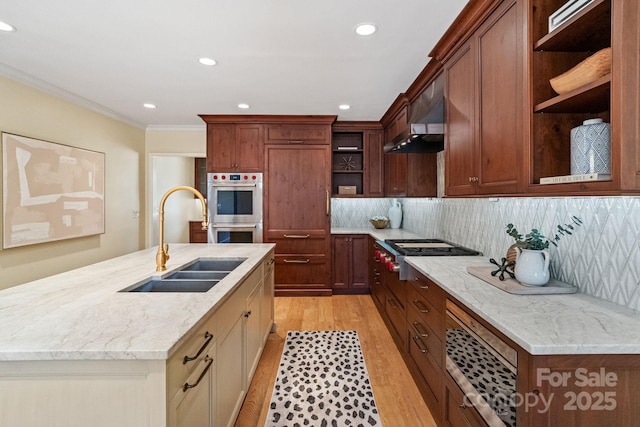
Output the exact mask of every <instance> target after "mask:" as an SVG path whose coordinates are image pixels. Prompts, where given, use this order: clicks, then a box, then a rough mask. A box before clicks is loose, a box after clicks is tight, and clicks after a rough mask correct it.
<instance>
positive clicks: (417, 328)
mask: <svg viewBox="0 0 640 427" xmlns="http://www.w3.org/2000/svg"><path fill="white" fill-rule="evenodd" d="M413 329H414V330H415V331H416V332H417V333H418V335H420V336H421V337H424V338H428V337H429V334H427V333H426V332H425V331H424V329H422V325H421V324H420V323H419V322H413Z"/></svg>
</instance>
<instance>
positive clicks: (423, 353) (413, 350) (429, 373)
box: [409, 325, 442, 402]
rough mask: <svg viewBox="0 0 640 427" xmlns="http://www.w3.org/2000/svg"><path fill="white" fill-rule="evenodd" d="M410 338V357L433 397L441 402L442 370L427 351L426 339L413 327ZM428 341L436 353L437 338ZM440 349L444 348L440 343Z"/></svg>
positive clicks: (410, 329)
mask: <svg viewBox="0 0 640 427" xmlns="http://www.w3.org/2000/svg"><path fill="white" fill-rule="evenodd" d="M409 336H410V337H411V338H410V339H409V356H410V357H411V359H412V360H413V361H414V362H415V364H416V366H417V367H418V370H419V371H420V374H421V375H422V378H423V379H424V381H425V382H426V383H427V386H429V389H430V390H431V393H432V394H433V396H434V397H435V398H436V400H437V401H438V402H440V401H441V400H442V370H441V369H440V366H439V365H438V364H437V363H436V362H435V360H434V358H433V357H432V356H431V351H430V350H428V349H427V345H425V342H424V341H425V340H424V337H421V336H420V335H417V334H416V331H415V330H414V329H413V328H412V327H411V325H410V326H409ZM429 338H432V337H429ZM426 341H428V342H429V345H431V346H432V347H434V351H437V350H435V347H438V345H434V344H435V343H436V342H439V340H438V339H437V338H435V337H433V338H432V339H431V340H429V339H427V340H426ZM439 347H440V349H441V348H442V343H440V346H439Z"/></svg>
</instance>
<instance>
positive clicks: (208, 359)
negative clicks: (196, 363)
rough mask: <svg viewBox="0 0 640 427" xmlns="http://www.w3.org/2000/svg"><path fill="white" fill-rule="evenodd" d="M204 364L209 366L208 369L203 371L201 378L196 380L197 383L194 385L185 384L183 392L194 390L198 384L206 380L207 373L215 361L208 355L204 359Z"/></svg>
mask: <svg viewBox="0 0 640 427" xmlns="http://www.w3.org/2000/svg"><path fill="white" fill-rule="evenodd" d="M204 362H205V363H206V364H207V367H206V368H204V369H203V370H202V373H201V374H200V376H199V377H198V379H197V380H196V382H195V383H193V384H189V383H184V385H183V386H182V391H183V392H185V391H187V390H189V389H190V388H194V387H197V386H198V384H200V381H202V379H203V378H204V376H205V375H206V373H207V371H208V370H209V368H210V367H211V364H212V363H213V359H212V358H210V357H209V355H208V354H207V355H206V356H205V357H204Z"/></svg>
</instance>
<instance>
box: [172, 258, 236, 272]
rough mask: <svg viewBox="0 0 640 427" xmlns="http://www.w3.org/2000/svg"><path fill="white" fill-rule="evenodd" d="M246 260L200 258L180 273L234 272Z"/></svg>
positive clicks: (183, 268)
mask: <svg viewBox="0 0 640 427" xmlns="http://www.w3.org/2000/svg"><path fill="white" fill-rule="evenodd" d="M245 259H246V258H200V259H199V260H197V261H195V262H193V263H191V264H189V265H187V266H185V267H182V268H181V269H180V270H179V271H227V272H229V271H233V270H234V269H235V268H236V267H237V266H239V265H240V264H242V263H243V262H244V261H245Z"/></svg>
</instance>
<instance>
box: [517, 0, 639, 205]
mask: <svg viewBox="0 0 640 427" xmlns="http://www.w3.org/2000/svg"><path fill="white" fill-rule="evenodd" d="M563 4H564V2H563V1H561V0H531V5H532V7H531V17H530V21H531V31H530V34H531V40H530V42H531V44H530V46H533V48H532V49H531V48H530V53H529V54H530V55H531V61H530V63H531V68H530V72H531V86H532V93H533V99H532V111H533V120H532V137H531V142H530V146H529V147H528V149H529V150H528V151H529V153H530V154H529V157H530V159H531V172H530V175H529V181H528V184H529V188H528V190H529V191H530V192H532V193H536V194H567V193H569V194H573V193H579V194H584V193H590V194H627V193H633V194H638V192H640V173H638V171H640V146H639V145H638V140H639V139H640V122H639V121H638V114H639V112H640V111H639V110H640V107H639V105H640V91H639V90H638V89H637V88H638V86H639V85H638V82H639V81H640V68H638V65H637V64H638V58H639V55H640V52H639V51H638V42H637V40H638V39H639V38H640V26H638V22H639V20H640V5H639V4H638V2H637V1H634V0H593V1H592V2H591V3H590V4H589V5H588V6H586V7H585V8H584V9H582V10H581V11H580V12H578V13H576V14H575V15H573V16H572V17H571V18H569V19H568V20H567V21H566V22H565V23H563V24H562V25H561V26H560V27H558V28H557V29H556V30H554V31H553V32H551V33H548V28H547V26H546V20H547V17H548V16H549V15H550V14H551V13H553V12H555V11H556V10H558V9H559V8H560V7H561V6H562V5H563ZM606 47H611V52H612V68H611V74H608V75H605V76H603V77H601V78H599V79H597V80H595V81H593V82H591V83H589V84H586V85H584V86H582V87H579V88H577V89H575V90H573V91H571V92H568V93H564V94H560V95H558V94H557V93H555V92H554V91H553V90H552V88H551V86H550V85H549V79H550V78H552V77H555V76H557V75H559V74H562V73H563V72H565V71H567V70H569V69H571V68H572V67H573V66H575V65H576V64H578V63H579V62H581V61H582V60H584V59H585V58H587V57H589V56H590V55H592V54H593V53H595V52H596V51H598V50H600V49H603V48H606ZM591 118H601V119H603V121H605V122H609V123H610V125H611V158H610V161H611V174H610V177H609V178H608V179H604V180H601V181H584V182H575V183H563V184H540V179H541V178H544V177H554V176H564V175H569V174H570V172H571V167H570V162H571V140H570V131H571V129H572V128H574V127H577V126H579V125H581V124H582V122H583V121H584V120H586V119H591Z"/></svg>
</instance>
